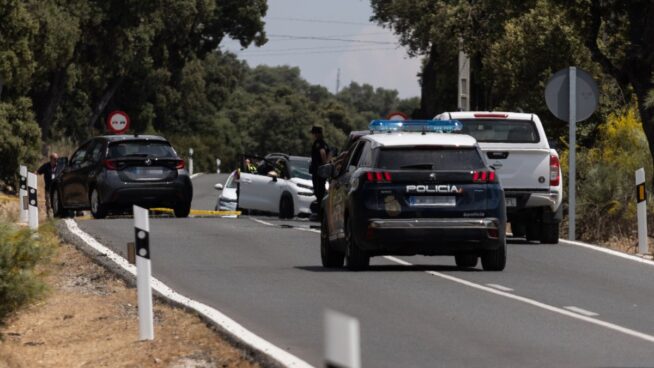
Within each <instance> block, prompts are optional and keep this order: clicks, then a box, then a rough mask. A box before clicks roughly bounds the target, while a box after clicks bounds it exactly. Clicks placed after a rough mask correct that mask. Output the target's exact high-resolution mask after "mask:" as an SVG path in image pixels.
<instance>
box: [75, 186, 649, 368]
mask: <svg viewBox="0 0 654 368" xmlns="http://www.w3.org/2000/svg"><path fill="white" fill-rule="evenodd" d="M218 180H219V178H218V177H216V176H215V175H202V176H200V177H198V178H196V179H195V180H194V187H195V195H196V199H194V202H193V205H194V208H197V209H203V208H204V207H195V206H204V205H205V204H207V203H208V204H207V206H208V205H210V206H213V205H214V204H215V199H216V197H217V192H216V191H215V190H214V189H213V184H215V183H216V182H218ZM223 180H224V178H223ZM208 199H211V201H208ZM205 207H206V206H205ZM207 208H208V207H207ZM262 221H263V222H262ZM78 223H79V226H80V227H81V228H82V229H83V230H84V231H86V232H88V233H89V234H91V235H93V236H95V237H96V239H98V240H99V241H100V242H101V243H103V244H104V245H106V246H108V247H110V248H112V249H114V250H116V251H118V252H120V253H121V254H123V255H124V254H125V249H124V248H125V243H126V242H127V241H131V240H133V236H134V235H133V234H134V232H133V228H132V226H133V222H132V220H131V219H108V220H101V221H98V220H80V221H78ZM150 225H151V232H150V236H151V252H152V269H153V273H154V276H155V277H157V278H159V279H160V280H162V281H163V282H165V283H167V284H168V285H169V286H171V287H173V288H175V289H176V290H177V291H179V292H181V293H182V294H185V295H187V296H189V297H191V298H195V299H197V300H199V301H201V302H203V303H207V304H209V305H212V306H213V307H215V308H217V309H219V310H220V311H222V312H223V313H225V314H227V315H228V316H230V317H231V318H233V319H235V320H236V321H238V322H239V323H241V324H242V325H244V326H245V327H246V328H248V329H250V330H251V331H253V332H255V333H257V334H259V335H260V336H261V337H263V338H265V339H267V340H268V341H270V342H272V343H274V344H276V345H277V346H279V347H281V348H284V349H287V350H288V351H289V352H290V353H292V354H294V355H296V356H298V357H300V358H302V359H304V360H306V361H307V362H309V363H311V364H313V365H315V366H322V365H323V362H322V344H323V341H322V336H323V327H322V322H323V312H324V310H325V309H326V308H330V309H334V310H338V311H341V312H344V313H347V314H349V315H352V316H354V317H357V318H358V319H359V321H360V325H361V340H362V361H363V364H364V366H365V367H441V366H443V367H464V366H465V367H652V366H654V342H652V341H647V340H648V338H652V336H651V335H654V313H653V311H654V266H652V265H647V264H640V263H637V262H633V261H630V260H626V259H622V258H619V257H615V256H611V255H607V254H604V253H600V252H597V251H593V250H589V249H585V248H581V247H577V246H573V245H565V244H560V245H539V244H529V243H524V242H521V241H512V242H511V243H510V244H509V258H508V265H507V268H506V270H505V271H504V272H482V271H480V270H479V269H478V270H471V271H461V270H458V269H456V268H455V267H454V262H453V259H452V258H451V257H401V260H400V258H398V261H393V260H392V259H386V258H373V260H372V265H373V266H372V267H371V269H370V270H369V271H364V272H349V271H346V270H336V271H330V270H325V269H323V268H322V267H320V252H319V234H318V233H316V232H314V231H311V229H310V225H311V224H310V223H309V222H307V221H302V220H298V221H279V220H277V219H274V218H256V219H255V218H249V217H242V218H239V219H221V218H189V219H175V218H158V219H151V224H150ZM397 262H409V263H411V264H413V265H411V266H407V265H399V264H398V263H397ZM489 285H490V286H489ZM489 290H490V291H489ZM495 290H497V292H496V293H493V291H495ZM511 296H514V297H511ZM575 308H577V309H575ZM561 311H566V312H567V313H569V314H571V315H573V316H583V317H579V318H573V317H570V316H568V315H565V314H562V312H561ZM584 314H587V315H588V316H584ZM592 314H596V315H592ZM580 318H588V319H590V320H591V321H590V322H589V321H584V320H582V319H580ZM593 321H596V322H597V321H599V322H597V323H596V322H593ZM621 329H622V330H621ZM632 330H634V331H638V332H640V333H642V334H643V335H637V334H636V336H634V333H631V332H634V331H632ZM625 331H627V332H625ZM629 331H631V332H629ZM630 333H631V334H630ZM650 340H651V339H650Z"/></svg>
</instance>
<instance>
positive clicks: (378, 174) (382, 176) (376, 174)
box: [365, 171, 393, 183]
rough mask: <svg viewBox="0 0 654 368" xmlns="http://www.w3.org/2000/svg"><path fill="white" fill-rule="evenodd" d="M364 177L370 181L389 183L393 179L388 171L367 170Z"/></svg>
mask: <svg viewBox="0 0 654 368" xmlns="http://www.w3.org/2000/svg"><path fill="white" fill-rule="evenodd" d="M365 177H366V180H367V181H369V182H371V183H391V182H392V181H393V180H392V179H393V178H392V176H391V173H390V172H388V171H368V172H367V173H366V176H365Z"/></svg>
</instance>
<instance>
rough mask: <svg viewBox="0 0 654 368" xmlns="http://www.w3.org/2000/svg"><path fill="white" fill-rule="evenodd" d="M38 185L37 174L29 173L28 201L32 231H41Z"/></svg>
mask: <svg viewBox="0 0 654 368" xmlns="http://www.w3.org/2000/svg"><path fill="white" fill-rule="evenodd" d="M36 183H37V181H36V174H34V173H27V200H28V204H29V210H28V212H29V213H28V217H29V221H28V223H29V227H30V229H32V230H38V229H39V200H38V192H37V184H36Z"/></svg>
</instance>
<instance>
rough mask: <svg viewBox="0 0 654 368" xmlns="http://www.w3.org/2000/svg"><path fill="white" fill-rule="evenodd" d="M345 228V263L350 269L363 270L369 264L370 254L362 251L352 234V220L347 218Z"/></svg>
mask: <svg viewBox="0 0 654 368" xmlns="http://www.w3.org/2000/svg"><path fill="white" fill-rule="evenodd" d="M346 227H347V228H346V230H345V242H346V244H345V263H346V264H347V268H349V269H350V270H363V269H366V268H367V267H368V266H369V265H370V256H368V255H367V254H366V253H364V252H363V251H362V250H361V249H359V246H358V245H357V244H356V240H355V238H354V237H353V236H352V220H351V219H350V218H348V219H347V225H346Z"/></svg>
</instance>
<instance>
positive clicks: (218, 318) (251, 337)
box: [65, 219, 312, 367]
mask: <svg viewBox="0 0 654 368" xmlns="http://www.w3.org/2000/svg"><path fill="white" fill-rule="evenodd" d="M65 223H66V226H67V227H68V230H69V231H70V232H71V233H73V234H75V235H76V236H77V237H79V238H80V239H81V240H82V241H84V242H85V243H86V244H88V245H89V246H90V247H91V248H93V249H95V250H97V251H98V252H100V253H103V254H104V255H106V256H107V258H109V259H110V260H111V261H113V262H114V263H115V264H117V265H118V266H120V267H121V268H123V269H124V270H125V271H127V272H129V273H130V274H132V275H136V267H135V266H133V265H131V264H129V263H128V262H127V260H126V259H125V258H123V257H121V256H120V255H118V254H117V253H115V252H114V251H112V250H111V249H109V248H107V247H105V246H104V245H102V244H101V243H100V242H98V241H97V240H96V239H95V238H93V237H92V236H91V235H89V234H87V233H86V232H84V231H83V230H82V229H80V228H79V226H77V223H76V222H75V221H74V220H72V219H66V220H65ZM152 288H153V289H154V290H156V291H158V292H159V293H160V294H161V295H164V296H165V297H166V298H168V299H170V300H172V301H174V302H176V303H179V304H182V305H184V306H186V307H187V308H191V309H193V310H195V311H197V312H198V313H200V314H202V315H203V316H205V317H206V318H208V319H210V320H212V321H213V322H214V323H216V324H217V325H219V326H221V327H222V328H224V329H225V330H226V331H227V332H229V333H231V334H232V335H234V336H236V337H237V338H238V339H240V340H241V341H243V342H244V343H246V344H247V345H249V346H251V347H253V348H254V349H256V350H259V351H261V352H262V353H264V354H266V355H268V356H270V357H271V358H273V359H275V360H276V361H278V362H280V363H281V364H283V365H284V366H287V367H312V366H311V365H310V364H309V363H307V362H305V361H303V360H302V359H300V358H298V357H296V356H295V355H292V354H290V353H288V352H286V351H284V350H283V349H281V348H279V347H277V346H275V345H273V344H272V343H270V342H268V341H267V340H264V339H263V338H261V337H259V336H258V335H256V334H254V333H253V332H251V331H249V330H248V329H246V328H245V327H243V326H242V325H240V324H239V323H238V322H236V321H234V320H233V319H231V318H229V317H227V316H226V315H225V314H223V313H221V312H220V311H218V310H216V309H214V308H212V307H210V306H208V305H206V304H203V303H200V302H198V301H195V300H193V299H190V298H188V297H186V296H184V295H181V294H179V293H177V292H176V291H174V290H173V289H171V288H170V287H169V286H167V285H166V284H164V283H163V282H161V281H159V280H158V279H156V278H154V277H153V278H152Z"/></svg>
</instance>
